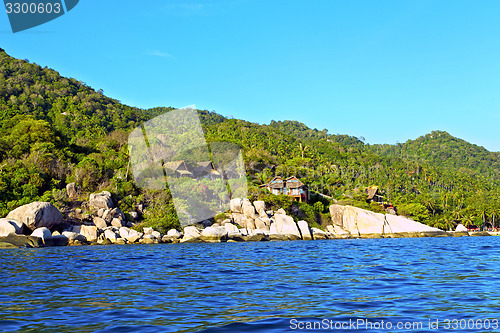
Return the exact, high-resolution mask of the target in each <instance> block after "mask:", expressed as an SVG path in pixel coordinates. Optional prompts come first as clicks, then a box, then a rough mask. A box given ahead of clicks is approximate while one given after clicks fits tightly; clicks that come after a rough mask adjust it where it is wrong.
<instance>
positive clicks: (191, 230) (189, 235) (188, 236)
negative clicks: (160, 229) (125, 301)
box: [181, 226, 201, 243]
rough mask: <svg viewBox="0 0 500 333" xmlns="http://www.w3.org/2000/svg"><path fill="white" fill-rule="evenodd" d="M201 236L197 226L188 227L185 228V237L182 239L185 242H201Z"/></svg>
mask: <svg viewBox="0 0 500 333" xmlns="http://www.w3.org/2000/svg"><path fill="white" fill-rule="evenodd" d="M200 236H201V233H200V231H199V230H198V228H196V227H195V226H188V227H185V228H184V237H182V239H181V243H183V242H192V241H199V239H200Z"/></svg>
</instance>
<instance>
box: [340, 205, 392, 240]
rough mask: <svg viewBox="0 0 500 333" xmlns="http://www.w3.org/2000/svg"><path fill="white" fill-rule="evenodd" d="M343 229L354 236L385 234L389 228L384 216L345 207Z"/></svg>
mask: <svg viewBox="0 0 500 333" xmlns="http://www.w3.org/2000/svg"><path fill="white" fill-rule="evenodd" d="M342 227H343V228H344V229H345V230H346V231H348V232H350V233H351V234H352V235H367V234H384V231H385V229H386V227H387V225H386V222H385V216H384V214H379V213H374V212H371V211H368V210H364V209H361V208H357V207H351V206H345V209H344V214H343V223H342Z"/></svg>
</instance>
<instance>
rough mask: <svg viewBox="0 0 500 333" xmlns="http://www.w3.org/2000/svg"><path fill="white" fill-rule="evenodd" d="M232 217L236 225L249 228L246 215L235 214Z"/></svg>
mask: <svg viewBox="0 0 500 333" xmlns="http://www.w3.org/2000/svg"><path fill="white" fill-rule="evenodd" d="M232 217H233V220H234V223H236V224H237V225H239V226H240V227H242V228H246V227H247V218H246V216H245V215H243V214H239V213H233V214H232Z"/></svg>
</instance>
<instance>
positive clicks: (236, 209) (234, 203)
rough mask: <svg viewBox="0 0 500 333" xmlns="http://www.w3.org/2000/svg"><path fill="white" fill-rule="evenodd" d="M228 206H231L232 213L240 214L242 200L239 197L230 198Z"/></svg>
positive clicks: (241, 211)
mask: <svg viewBox="0 0 500 333" xmlns="http://www.w3.org/2000/svg"><path fill="white" fill-rule="evenodd" d="M229 207H230V208H231V212H232V213H238V214H242V213H243V208H242V207H243V200H242V199H239V198H236V199H231V201H230V202H229Z"/></svg>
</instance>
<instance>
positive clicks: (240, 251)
mask: <svg viewBox="0 0 500 333" xmlns="http://www.w3.org/2000/svg"><path fill="white" fill-rule="evenodd" d="M0 253H1V256H0V272H1V273H0V274H1V278H0V300H1V301H0V330H2V331H8V332H10V331H19V332H333V331H335V332H348V331H349V332H353V331H362V332H402V331H406V332H444V331H460V332H466V331H470V332H495V331H500V327H499V328H498V329H496V327H498V325H497V326H496V327H495V321H496V320H498V319H500V315H499V313H500V296H499V291H500V287H499V286H500V281H499V280H498V278H499V277H500V275H499V273H500V265H499V260H500V237H462V238H405V239H351V240H325V241H293V242H254V243H220V244H158V245H123V246H120V245H114V246H85V247H58V248H41V249H7V250H1V252H0ZM436 320H437V321H438V322H436ZM353 322H356V323H357V324H359V325H360V326H352V323H353ZM363 323H365V325H363ZM418 323H420V325H422V326H421V327H420V326H418V325H419V324H418ZM480 323H481V325H480ZM342 325H344V326H342ZM347 325H351V326H347ZM389 325H390V327H389ZM396 325H403V326H396ZM404 325H406V326H404ZM412 325H413V326H412ZM453 325H454V326H455V327H456V328H457V329H453V328H454V326H453ZM460 325H461V326H460ZM467 325H468V326H467ZM486 325H488V328H485V326H486ZM405 327H406V328H405ZM478 327H480V328H478ZM448 328H449V329H448Z"/></svg>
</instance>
